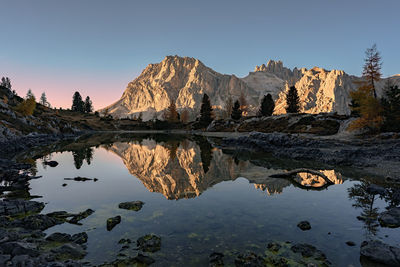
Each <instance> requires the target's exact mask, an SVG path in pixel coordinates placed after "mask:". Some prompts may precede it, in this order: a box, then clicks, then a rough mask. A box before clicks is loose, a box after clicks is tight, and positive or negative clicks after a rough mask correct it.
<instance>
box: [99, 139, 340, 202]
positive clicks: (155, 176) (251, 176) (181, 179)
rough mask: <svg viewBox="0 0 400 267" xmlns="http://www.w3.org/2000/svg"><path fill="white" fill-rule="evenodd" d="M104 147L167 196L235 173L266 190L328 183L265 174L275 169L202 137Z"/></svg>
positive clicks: (336, 176) (195, 192)
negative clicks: (245, 158) (272, 176)
mask: <svg viewBox="0 0 400 267" xmlns="http://www.w3.org/2000/svg"><path fill="white" fill-rule="evenodd" d="M104 148H105V149H107V150H108V151H111V152H113V153H115V154H116V155H118V156H119V157H120V158H121V159H122V160H123V162H124V164H125V166H126V168H127V169H128V170H129V172H130V173H131V174H132V175H134V176H135V177H137V178H139V179H140V180H141V181H142V183H143V184H144V185H145V186H146V188H147V189H148V190H149V191H151V192H159V193H161V194H163V195H164V196H165V197H166V198H167V199H180V198H192V197H196V196H199V195H200V194H201V193H202V192H204V191H205V190H207V189H208V188H210V187H211V186H213V185H215V184H218V183H220V182H222V181H229V180H235V179H236V178H238V177H244V178H247V179H248V180H249V181H250V182H251V183H255V186H256V188H260V189H262V190H263V191H267V193H268V194H273V193H281V192H282V191H283V188H284V187H287V186H289V185H291V184H292V183H293V182H294V183H298V185H297V186H298V187H300V188H305V189H308V188H309V187H312V188H326V187H327V186H328V184H327V183H326V181H325V180H324V179H322V178H321V177H320V176H318V175H315V174H311V173H298V174H297V175H294V176H293V177H290V178H291V179H279V178H271V177H269V176H270V175H271V174H273V173H274V172H277V170H274V169H266V168H264V167H261V166H256V165H254V164H251V163H250V161H245V160H239V159H237V158H232V156H230V155H228V154H225V153H223V152H222V150H220V149H216V148H213V147H212V145H211V144H210V143H209V142H208V141H207V139H205V138H198V137H197V138H195V140H188V139H184V140H172V141H163V142H157V141H155V140H154V139H143V140H140V141H132V142H129V143H128V142H117V143H114V144H112V145H106V146H104ZM320 172H321V173H322V174H324V175H326V176H327V177H328V178H329V180H330V181H331V182H332V183H331V184H341V183H343V178H342V176H341V175H340V173H337V172H335V171H334V170H321V171H320ZM291 180H292V181H291Z"/></svg>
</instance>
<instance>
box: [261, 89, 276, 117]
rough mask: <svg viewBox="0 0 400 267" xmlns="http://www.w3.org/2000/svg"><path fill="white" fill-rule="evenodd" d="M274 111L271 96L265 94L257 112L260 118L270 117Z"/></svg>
mask: <svg viewBox="0 0 400 267" xmlns="http://www.w3.org/2000/svg"><path fill="white" fill-rule="evenodd" d="M274 109H275V102H274V100H273V99H272V96H271V94H267V95H266V96H264V97H263V99H262V101H261V106H260V110H259V111H258V113H259V115H260V116H271V115H272V113H273V112H274Z"/></svg>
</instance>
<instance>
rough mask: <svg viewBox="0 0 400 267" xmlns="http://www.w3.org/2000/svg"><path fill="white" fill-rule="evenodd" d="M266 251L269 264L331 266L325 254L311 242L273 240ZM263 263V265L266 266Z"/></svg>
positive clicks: (266, 263)
mask: <svg viewBox="0 0 400 267" xmlns="http://www.w3.org/2000/svg"><path fill="white" fill-rule="evenodd" d="M267 248H268V250H266V251H265V258H264V262H265V265H267V266H270V265H271V266H330V265H331V263H330V262H329V261H328V259H327V258H326V256H325V254H324V253H323V252H322V251H320V250H318V249H317V248H316V247H314V246H312V245H309V244H292V243H290V242H271V243H269V244H268V246H267ZM265 265H262V266H265Z"/></svg>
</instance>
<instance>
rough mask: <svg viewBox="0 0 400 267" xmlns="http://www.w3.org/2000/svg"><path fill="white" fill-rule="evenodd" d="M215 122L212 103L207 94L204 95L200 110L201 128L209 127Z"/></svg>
mask: <svg viewBox="0 0 400 267" xmlns="http://www.w3.org/2000/svg"><path fill="white" fill-rule="evenodd" d="M212 121H213V110H212V107H211V103H210V98H209V97H208V95H207V94H204V95H203V100H202V101H201V108H200V119H199V123H200V126H201V127H207V126H208V125H209V124H210V123H211V122H212Z"/></svg>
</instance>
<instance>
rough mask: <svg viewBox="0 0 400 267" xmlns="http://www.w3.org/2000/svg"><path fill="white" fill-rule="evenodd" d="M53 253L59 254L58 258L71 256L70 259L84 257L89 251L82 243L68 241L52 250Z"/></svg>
mask: <svg viewBox="0 0 400 267" xmlns="http://www.w3.org/2000/svg"><path fill="white" fill-rule="evenodd" d="M52 252H53V253H55V254H57V258H69V259H82V258H83V257H85V256H86V254H87V252H86V251H85V250H84V249H83V247H82V246H81V245H78V244H75V243H67V244H64V245H62V246H61V247H58V248H56V249H53V250H52Z"/></svg>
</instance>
